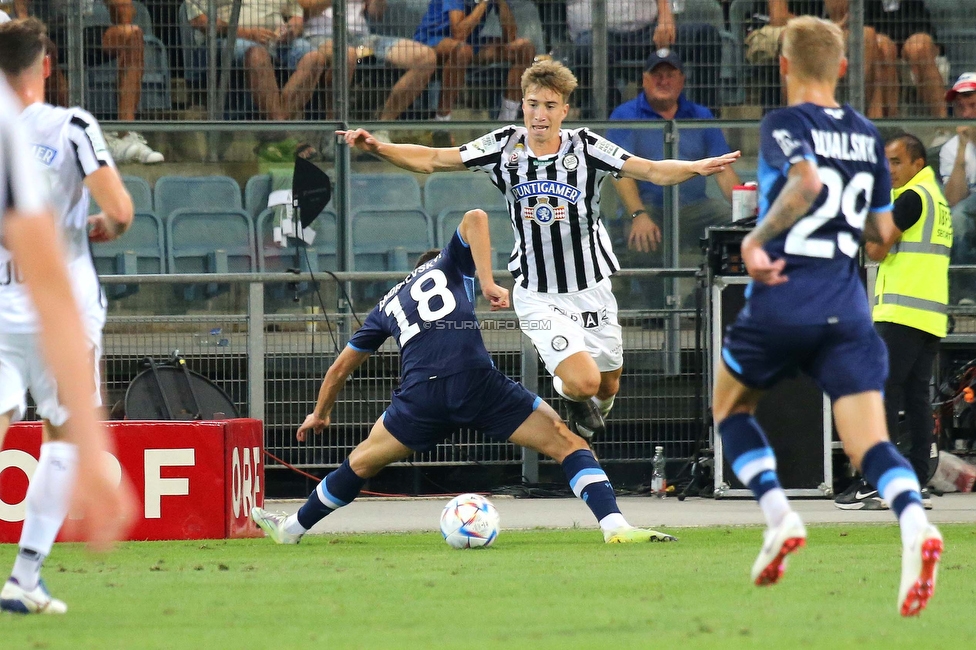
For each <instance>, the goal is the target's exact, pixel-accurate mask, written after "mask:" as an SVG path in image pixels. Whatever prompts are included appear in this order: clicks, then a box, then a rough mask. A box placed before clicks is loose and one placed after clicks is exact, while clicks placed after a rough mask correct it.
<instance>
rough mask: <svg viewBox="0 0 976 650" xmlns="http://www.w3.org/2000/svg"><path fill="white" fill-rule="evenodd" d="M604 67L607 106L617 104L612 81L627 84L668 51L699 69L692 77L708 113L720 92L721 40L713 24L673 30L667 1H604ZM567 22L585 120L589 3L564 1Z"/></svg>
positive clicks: (588, 107) (589, 104)
mask: <svg viewBox="0 0 976 650" xmlns="http://www.w3.org/2000/svg"><path fill="white" fill-rule="evenodd" d="M606 5H607V62H608V67H609V71H608V72H609V78H608V85H609V87H610V88H609V97H608V103H607V105H608V106H616V105H617V104H619V103H620V92H619V91H618V90H617V88H616V80H618V79H626V80H629V79H627V76H628V72H629V71H631V70H632V69H633V66H630V65H626V63H627V62H634V61H637V62H638V63H637V65H638V66H639V65H640V63H639V62H641V61H644V60H645V59H647V57H648V56H649V55H650V54H651V53H652V52H654V51H655V50H658V49H661V48H672V49H674V50H675V51H676V52H677V53H678V56H680V57H681V60H682V61H683V62H684V63H695V64H697V65H698V66H699V70H700V76H699V77H697V78H696V83H697V86H696V90H697V91H698V94H697V99H698V100H699V101H700V102H701V103H703V104H705V105H706V106H709V107H711V108H717V107H718V103H719V102H718V93H719V89H720V88H721V83H720V80H719V72H720V70H721V65H722V38H721V35H720V34H719V32H718V30H717V29H716V28H715V27H714V26H712V25H706V24H702V23H688V24H681V25H676V24H675V21H674V14H673V13H672V11H671V1H670V0H607V2H606ZM566 21H567V23H568V25H569V36H570V39H571V40H572V41H573V44H574V45H575V46H576V47H575V49H574V55H573V59H574V60H573V62H572V68H573V70H574V71H575V73H576V75H577V76H578V77H579V80H580V87H581V88H582V89H583V93H582V95H581V101H582V102H583V106H582V111H583V117H602V116H598V115H595V114H594V112H593V104H592V90H591V89H592V87H593V82H592V78H593V77H592V71H591V70H592V50H593V2H592V0H567V2H566Z"/></svg>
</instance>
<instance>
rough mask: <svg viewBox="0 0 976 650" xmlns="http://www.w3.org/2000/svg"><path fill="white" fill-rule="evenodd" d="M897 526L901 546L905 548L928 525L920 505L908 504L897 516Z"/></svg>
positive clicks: (927, 519)
mask: <svg viewBox="0 0 976 650" xmlns="http://www.w3.org/2000/svg"><path fill="white" fill-rule="evenodd" d="M898 525H900V526H901V545H902V546H903V547H905V548H907V547H908V546H909V544H911V543H912V542H914V541H915V538H916V537H918V533H919V532H920V531H921V530H922V529H923V528H925V527H926V526H928V525H929V518H928V517H926V516H925V509H924V508H922V506H921V504H918V503H910V504H908V505H907V506H905V509H904V510H902V511H901V514H900V515H899V516H898Z"/></svg>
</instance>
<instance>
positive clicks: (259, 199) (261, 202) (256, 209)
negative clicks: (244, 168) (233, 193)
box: [244, 174, 271, 219]
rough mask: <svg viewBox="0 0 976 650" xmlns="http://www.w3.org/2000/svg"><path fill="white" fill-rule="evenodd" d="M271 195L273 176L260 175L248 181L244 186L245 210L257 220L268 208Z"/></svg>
mask: <svg viewBox="0 0 976 650" xmlns="http://www.w3.org/2000/svg"><path fill="white" fill-rule="evenodd" d="M270 195H271V174H258V175H257V176H251V177H250V178H249V179H247V183H246V184H245V185H244V209H245V210H246V211H247V212H248V214H250V215H251V218H252V219H257V218H258V215H260V214H261V213H262V212H264V209H265V208H267V207H268V197H269V196H270Z"/></svg>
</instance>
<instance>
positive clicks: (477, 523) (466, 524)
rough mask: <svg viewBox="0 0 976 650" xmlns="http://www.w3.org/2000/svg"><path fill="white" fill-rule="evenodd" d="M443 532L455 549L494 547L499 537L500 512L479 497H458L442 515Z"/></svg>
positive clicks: (471, 495) (470, 495) (472, 495)
mask: <svg viewBox="0 0 976 650" xmlns="http://www.w3.org/2000/svg"><path fill="white" fill-rule="evenodd" d="M441 533H442V534H443V535H444V541H445V542H447V544H448V546H452V547H454V548H478V547H481V546H491V545H492V543H494V541H495V538H497V537H498V510H496V509H495V506H494V505H492V503H491V501H489V500H488V499H486V498H484V497H483V496H481V495H480V494H462V495H460V496H456V497H454V498H453V499H451V500H450V502H449V503H448V504H447V505H446V506H444V511H443V512H442V513H441Z"/></svg>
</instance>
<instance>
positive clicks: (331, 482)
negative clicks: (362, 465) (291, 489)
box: [298, 458, 366, 530]
mask: <svg viewBox="0 0 976 650" xmlns="http://www.w3.org/2000/svg"><path fill="white" fill-rule="evenodd" d="M365 484H366V479H364V478H360V477H359V476H357V475H356V472H354V471H352V467H350V466H349V459H348V458H347V459H346V460H345V461H344V462H343V463H342V465H340V466H339V469H337V470H335V471H334V472H331V473H330V474H329V475H328V476H326V477H325V480H323V481H322V482H321V483H319V484H318V486H317V487H316V488H315V489H314V490H313V491H312V493H311V494H310V495H308V501H306V502H305V505H303V506H302V507H301V508H300V509H299V510H298V523H299V524H301V525H302V527H303V528H305V530H308V529H309V528H311V527H312V526H314V525H315V524H317V523H318V522H319V521H321V520H322V519H324V518H325V516H326V515H328V514H330V513H331V512H332V511H333V510H337V509H339V508H341V507H342V506H346V505H349V504H350V503H351V502H352V501H353V499H355V498H356V497H357V496H359V491H360V490H362V489H363V486H364V485H365Z"/></svg>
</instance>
